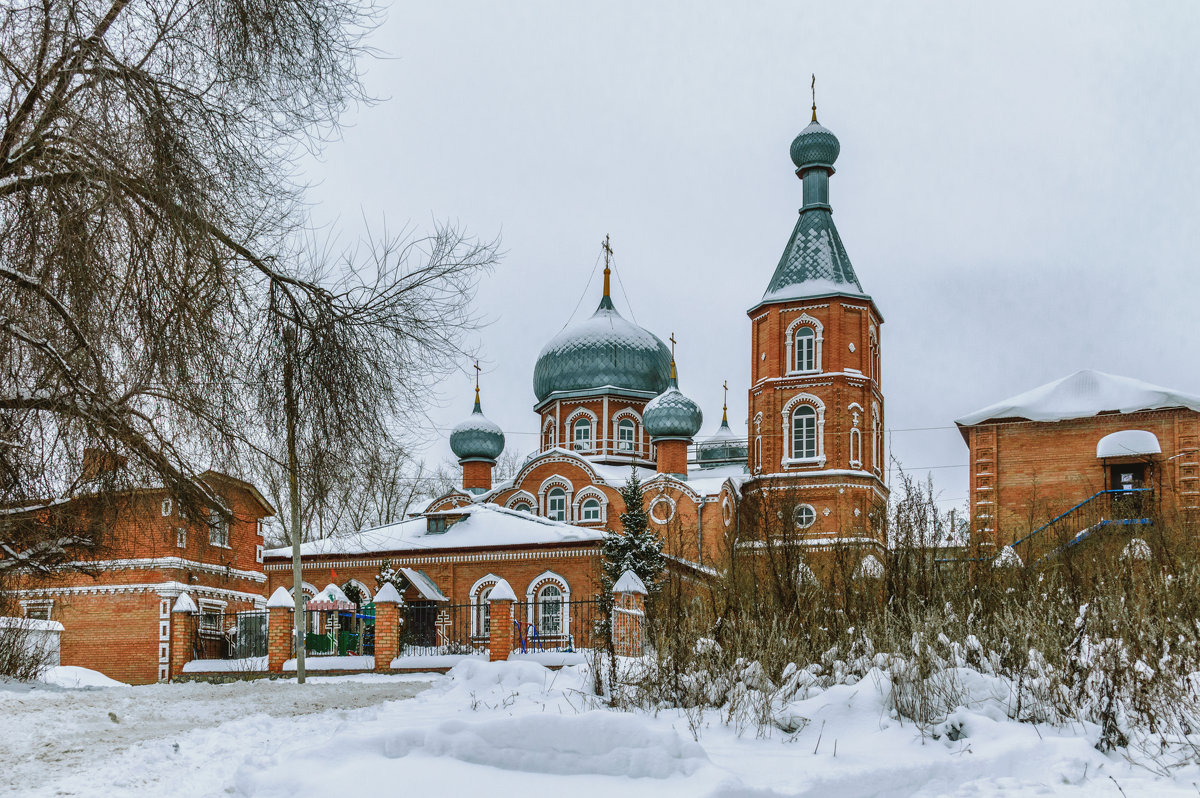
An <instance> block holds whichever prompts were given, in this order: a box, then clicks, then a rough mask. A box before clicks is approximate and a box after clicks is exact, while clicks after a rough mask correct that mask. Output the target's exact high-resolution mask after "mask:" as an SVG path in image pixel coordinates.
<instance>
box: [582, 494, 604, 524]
mask: <svg viewBox="0 0 1200 798" xmlns="http://www.w3.org/2000/svg"><path fill="white" fill-rule="evenodd" d="M579 510H580V512H579V520H581V521H599V520H600V501H599V499H584V501H583V504H582V505H581V506H580V508H579Z"/></svg>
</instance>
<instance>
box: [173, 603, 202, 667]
mask: <svg viewBox="0 0 1200 798" xmlns="http://www.w3.org/2000/svg"><path fill="white" fill-rule="evenodd" d="M198 613H199V610H197V609H196V602H194V601H192V599H191V597H190V596H189V595H188V594H187V593H180V594H179V598H177V599H176V600H175V606H173V607H172V608H171V664H170V666H169V668H170V669H169V671H168V673H167V680H168V681H175V680H176V678H177V677H178V676H179V675H180V674H182V673H183V666H184V665H186V664H187V663H188V662H189V661H190V660H191V659H192V638H193V637H195V635H196V615H197V614H198Z"/></svg>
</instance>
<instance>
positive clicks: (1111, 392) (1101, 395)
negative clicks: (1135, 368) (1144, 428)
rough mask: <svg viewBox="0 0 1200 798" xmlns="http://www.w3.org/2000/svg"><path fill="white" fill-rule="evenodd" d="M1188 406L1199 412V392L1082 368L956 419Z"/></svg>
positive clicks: (1048, 417)
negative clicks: (1172, 388) (1197, 394)
mask: <svg viewBox="0 0 1200 798" xmlns="http://www.w3.org/2000/svg"><path fill="white" fill-rule="evenodd" d="M1168 407H1186V408H1189V409H1191V410H1195V411H1197V412H1200V396H1193V395H1191V394H1186V393H1181V392H1179V391H1174V390H1171V389H1170V388H1163V387H1162V386H1160V385H1152V384H1150V383H1148V382H1142V381H1141V380H1135V379H1132V378H1130V377H1118V376H1116V375H1114V374H1106V373H1104V372H1103V371H1091V370H1087V369H1085V370H1083V371H1077V372H1075V373H1074V374H1072V375H1070V376H1068V377H1063V378H1062V379H1060V380H1055V381H1054V382H1050V383H1047V384H1045V385H1042V386H1040V387H1038V388H1034V389H1033V390H1031V391H1026V392H1025V393H1022V394H1017V395H1016V396H1013V397H1011V398H1009V399H1005V400H1004V401H1002V402H997V403H996V404H993V405H988V406H987V407H985V408H983V409H982V410H977V411H976V412H974V413H971V414H969V415H966V416H963V417H962V418H960V419H958V420H957V422H956V423H957V424H958V425H959V426H960V427H970V426H973V425H975V424H981V423H983V422H984V421H989V420H992V419H1001V418H1022V419H1028V420H1029V421H1064V420H1066V419H1069V418H1088V417H1090V416H1095V415H1099V414H1100V413H1106V412H1116V413H1136V412H1138V411H1140V410H1160V409H1163V408H1168Z"/></svg>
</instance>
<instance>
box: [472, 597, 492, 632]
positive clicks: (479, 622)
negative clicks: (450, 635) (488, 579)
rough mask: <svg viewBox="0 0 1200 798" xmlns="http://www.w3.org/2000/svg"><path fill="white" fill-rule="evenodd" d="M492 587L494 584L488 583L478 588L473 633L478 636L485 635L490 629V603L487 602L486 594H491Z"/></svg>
mask: <svg viewBox="0 0 1200 798" xmlns="http://www.w3.org/2000/svg"><path fill="white" fill-rule="evenodd" d="M492 587H494V586H493V585H488V586H487V587H485V588H484V589H483V590H480V591H479V597H478V599H476V602H475V634H476V635H477V636H478V637H487V636H488V634H489V633H490V632H491V631H492V614H491V612H490V610H491V605H490V604H488V596H490V595H492Z"/></svg>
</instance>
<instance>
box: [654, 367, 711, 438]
mask: <svg viewBox="0 0 1200 798" xmlns="http://www.w3.org/2000/svg"><path fill="white" fill-rule="evenodd" d="M703 423H704V413H703V412H701V410H700V405H698V404H696V403H695V402H693V401H692V400H691V399H689V398H687V397H686V396H684V395H683V392H682V391H680V390H679V386H678V385H676V384H675V380H671V387H670V388H668V389H667V390H665V391H663V392H662V393H661V394H659V395H658V396H656V397H654V398H653V399H651V400H650V401H649V402H647V403H646V408H645V409H644V410H643V411H642V424H643V425H644V426H645V428H646V432H648V433H649V434H650V438H651V439H655V438H693V437H695V435H696V433H697V432H699V431H700V426H701V425H702V424H703Z"/></svg>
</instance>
